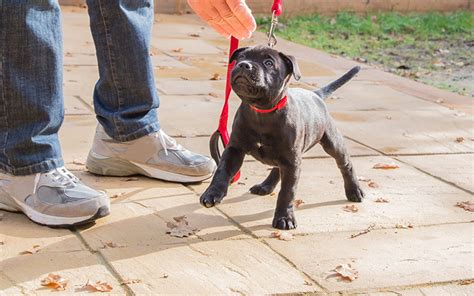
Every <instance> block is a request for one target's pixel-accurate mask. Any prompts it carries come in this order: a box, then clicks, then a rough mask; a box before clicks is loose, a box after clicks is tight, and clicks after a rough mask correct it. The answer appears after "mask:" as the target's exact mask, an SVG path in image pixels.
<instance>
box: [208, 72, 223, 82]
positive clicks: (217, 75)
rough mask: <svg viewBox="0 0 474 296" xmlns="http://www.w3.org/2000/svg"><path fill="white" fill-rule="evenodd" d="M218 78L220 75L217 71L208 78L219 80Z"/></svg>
mask: <svg viewBox="0 0 474 296" xmlns="http://www.w3.org/2000/svg"><path fill="white" fill-rule="evenodd" d="M220 79H221V75H219V73H214V74H213V75H212V77H211V78H210V80H220Z"/></svg>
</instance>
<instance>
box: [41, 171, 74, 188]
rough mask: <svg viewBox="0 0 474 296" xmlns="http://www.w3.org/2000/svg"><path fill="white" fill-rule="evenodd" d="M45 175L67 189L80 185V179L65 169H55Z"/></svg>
mask: <svg viewBox="0 0 474 296" xmlns="http://www.w3.org/2000/svg"><path fill="white" fill-rule="evenodd" d="M45 175H46V176H48V177H50V178H51V179H53V180H54V181H55V182H56V183H59V185H61V186H65V187H69V186H76V184H77V183H79V179H78V178H77V177H76V176H74V175H73V174H72V173H71V172H70V171H68V170H67V169H66V168H65V167H60V168H57V169H54V170H52V171H50V172H48V173H46V174H45Z"/></svg>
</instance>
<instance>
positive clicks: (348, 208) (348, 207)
mask: <svg viewBox="0 0 474 296" xmlns="http://www.w3.org/2000/svg"><path fill="white" fill-rule="evenodd" d="M342 209H343V210H344V211H346V212H351V213H356V212H358V211H359V208H358V207H356V205H346V206H343V207H342Z"/></svg>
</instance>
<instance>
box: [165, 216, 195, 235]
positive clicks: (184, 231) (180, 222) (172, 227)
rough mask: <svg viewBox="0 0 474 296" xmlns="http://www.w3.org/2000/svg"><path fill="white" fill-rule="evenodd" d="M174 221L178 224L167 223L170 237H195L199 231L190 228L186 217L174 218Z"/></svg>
mask: <svg viewBox="0 0 474 296" xmlns="http://www.w3.org/2000/svg"><path fill="white" fill-rule="evenodd" d="M173 219H174V221H175V222H176V223H173V222H168V223H166V226H167V227H168V228H169V230H168V231H167V232H166V233H168V234H169V235H171V236H174V237H179V238H183V237H188V236H190V235H193V234H194V233H195V232H196V231H197V229H196V228H193V227H191V226H189V223H188V220H187V218H186V216H179V217H174V218H173Z"/></svg>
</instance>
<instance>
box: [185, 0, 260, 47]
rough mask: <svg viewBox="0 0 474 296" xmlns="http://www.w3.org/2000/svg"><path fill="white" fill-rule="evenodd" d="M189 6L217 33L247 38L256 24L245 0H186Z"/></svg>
mask: <svg viewBox="0 0 474 296" xmlns="http://www.w3.org/2000/svg"><path fill="white" fill-rule="evenodd" d="M188 3H189V5H190V6H191V8H192V9H193V10H194V11H195V12H196V13H197V15H199V17H201V19H203V20H204V21H206V22H207V23H208V24H209V25H210V26H211V27H213V28H214V30H216V31H217V32H218V33H219V34H221V35H223V36H225V37H226V38H229V37H230V36H231V35H232V36H234V37H236V38H238V39H243V38H249V37H250V36H252V32H253V31H255V28H256V27H257V24H256V23H255V18H254V17H253V15H252V12H251V11H250V8H249V7H248V6H247V4H245V0H188Z"/></svg>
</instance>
